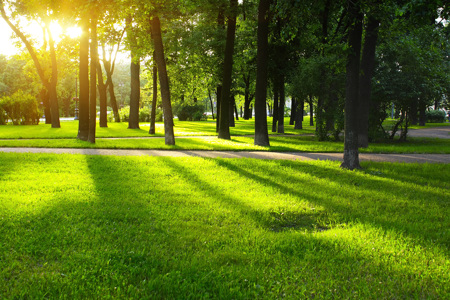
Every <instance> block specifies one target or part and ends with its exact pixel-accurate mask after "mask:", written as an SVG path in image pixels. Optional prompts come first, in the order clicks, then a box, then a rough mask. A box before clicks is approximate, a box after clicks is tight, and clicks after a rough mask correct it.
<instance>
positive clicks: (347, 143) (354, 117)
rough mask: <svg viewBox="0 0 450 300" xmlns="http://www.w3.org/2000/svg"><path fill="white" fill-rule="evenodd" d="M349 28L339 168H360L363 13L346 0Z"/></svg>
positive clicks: (355, 5)
mask: <svg viewBox="0 0 450 300" xmlns="http://www.w3.org/2000/svg"><path fill="white" fill-rule="evenodd" d="M348 6H349V16H350V22H351V25H350V29H349V34H348V46H349V54H348V56H347V67H346V72H347V79H346V86H345V109H344V111H345V129H344V130H345V138H344V161H343V163H342V164H341V168H345V169H350V170H353V169H360V168H361V166H360V165H359V153H358V82H359V65H360V53H361V35H362V20H363V14H362V13H361V12H360V7H359V4H357V3H356V2H354V1H353V0H348Z"/></svg>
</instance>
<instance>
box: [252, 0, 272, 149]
mask: <svg viewBox="0 0 450 300" xmlns="http://www.w3.org/2000/svg"><path fill="white" fill-rule="evenodd" d="M270 2H271V0H259V5H258V32H257V36H258V37H257V39H258V40H257V47H258V49H257V53H256V91H255V141H254V144H255V145H256V146H270V142H269V134H268V132H267V111H266V102H267V65H268V60H269V43H268V37H269V8H270Z"/></svg>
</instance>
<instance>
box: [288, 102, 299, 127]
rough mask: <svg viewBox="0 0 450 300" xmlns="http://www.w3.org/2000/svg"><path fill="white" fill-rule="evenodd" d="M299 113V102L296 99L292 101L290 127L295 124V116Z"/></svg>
mask: <svg viewBox="0 0 450 300" xmlns="http://www.w3.org/2000/svg"><path fill="white" fill-rule="evenodd" d="M296 113H297V101H296V100H295V98H292V99H291V116H290V118H289V125H294V124H295V115H296Z"/></svg>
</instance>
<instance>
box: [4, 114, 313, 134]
mask: <svg viewBox="0 0 450 300" xmlns="http://www.w3.org/2000/svg"><path fill="white" fill-rule="evenodd" d="M254 122H255V120H254V119H252V120H239V121H236V127H230V133H231V135H254V134H255V129H254ZM269 122H270V123H269V124H272V123H271V121H269ZM288 124H289V118H285V133H286V134H314V130H315V129H314V127H311V126H309V117H305V120H304V121H303V125H304V128H305V129H303V130H294V126H292V125H288ZM149 126H150V125H149V123H140V129H127V127H128V122H122V123H108V127H107V128H100V127H99V126H98V123H97V128H96V136H97V137H100V138H110V137H149V136H151V135H150V134H149V133H148V131H149V128H150V127H149ZM155 129H156V134H155V135H154V136H164V124H163V123H156V128H155ZM174 132H175V135H176V136H217V133H216V122H215V121H213V120H208V121H200V122H181V121H178V120H175V127H174ZM77 133H78V121H64V122H61V128H56V129H54V128H51V125H50V124H39V125H21V126H13V125H5V126H0V139H63V138H75V137H76V136H77ZM270 134H272V132H270ZM275 135H276V134H275Z"/></svg>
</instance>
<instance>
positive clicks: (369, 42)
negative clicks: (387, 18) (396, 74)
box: [358, 17, 380, 148]
mask: <svg viewBox="0 0 450 300" xmlns="http://www.w3.org/2000/svg"><path fill="white" fill-rule="evenodd" d="M379 25H380V21H378V20H377V19H375V18H373V17H369V22H368V24H367V26H366V34H365V35H366V37H365V40H364V48H363V52H362V58H361V75H360V77H359V80H360V81H359V112H358V144H359V147H362V148H367V147H368V146H369V111H370V106H371V103H370V102H371V101H370V95H371V89H372V75H373V70H374V68H375V49H376V45H377V39H378V27H379Z"/></svg>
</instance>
